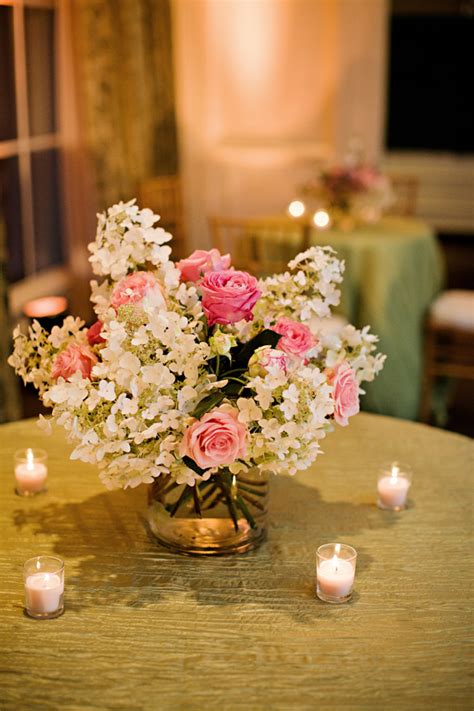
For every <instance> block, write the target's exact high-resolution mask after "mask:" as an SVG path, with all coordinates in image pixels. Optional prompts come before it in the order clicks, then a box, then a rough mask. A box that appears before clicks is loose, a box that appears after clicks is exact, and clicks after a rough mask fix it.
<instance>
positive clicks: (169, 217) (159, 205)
mask: <svg viewBox="0 0 474 711" xmlns="http://www.w3.org/2000/svg"><path fill="white" fill-rule="evenodd" d="M138 202H139V204H140V207H149V208H150V209H151V210H153V212H156V213H157V214H158V215H159V216H160V218H161V219H160V221H159V223H158V226H159V227H163V228H164V229H165V230H166V231H167V232H171V234H172V235H173V239H172V241H171V242H170V246H171V248H172V250H173V253H172V256H173V259H174V260H177V259H181V258H183V257H185V256H186V234H185V223H184V212H183V200H182V192H181V180H180V178H179V176H178V175H163V176H156V177H153V178H146V179H145V180H142V181H141V183H140V184H139V186H138Z"/></svg>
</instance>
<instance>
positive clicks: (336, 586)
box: [316, 556, 355, 597]
mask: <svg viewBox="0 0 474 711" xmlns="http://www.w3.org/2000/svg"><path fill="white" fill-rule="evenodd" d="M316 574H317V579H318V585H319V589H320V590H321V592H322V593H323V594H324V595H330V596H331V597H345V596H346V595H349V593H350V592H351V590H352V586H353V584H354V576H355V570H354V567H353V565H352V564H351V563H349V561H348V560H344V559H343V558H338V557H337V556H334V558H332V559H331V560H323V561H322V562H321V563H319V565H318V569H317V573H316Z"/></svg>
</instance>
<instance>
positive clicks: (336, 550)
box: [332, 543, 341, 573]
mask: <svg viewBox="0 0 474 711" xmlns="http://www.w3.org/2000/svg"><path fill="white" fill-rule="evenodd" d="M340 552H341V544H340V543H336V545H335V546H334V555H333V557H332V563H333V565H334V572H335V573H337V571H338V569H339V566H338V563H339V553H340Z"/></svg>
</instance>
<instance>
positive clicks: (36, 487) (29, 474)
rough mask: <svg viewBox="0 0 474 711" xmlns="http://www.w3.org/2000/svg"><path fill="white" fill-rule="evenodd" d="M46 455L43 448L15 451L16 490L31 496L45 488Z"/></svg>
mask: <svg viewBox="0 0 474 711" xmlns="http://www.w3.org/2000/svg"><path fill="white" fill-rule="evenodd" d="M47 461H48V455H47V453H46V452H45V451H44V449H31V448H28V449H21V450H18V452H15V479H16V492H17V494H19V495H20V496H32V495H34V494H39V493H40V492H41V491H44V489H45V481H46V477H47V476H48V467H47Z"/></svg>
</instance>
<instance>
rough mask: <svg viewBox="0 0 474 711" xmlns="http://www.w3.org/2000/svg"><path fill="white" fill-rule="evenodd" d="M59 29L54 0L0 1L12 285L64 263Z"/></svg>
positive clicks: (0, 103)
mask: <svg viewBox="0 0 474 711" xmlns="http://www.w3.org/2000/svg"><path fill="white" fill-rule="evenodd" d="M56 22H57V10H56V4H55V2H54V0H49V1H48V0H0V223H1V222H3V224H4V226H5V232H6V247H7V254H8V266H7V276H8V279H9V281H10V282H18V281H20V280H22V279H24V278H25V277H28V276H31V275H33V274H36V273H38V272H40V271H42V270H44V269H47V268H50V267H53V266H56V265H61V264H62V263H63V262H64V246H63V245H64V235H63V216H62V213H61V204H62V201H61V196H60V186H61V181H60V179H59V147H60V135H59V131H58V127H57V119H56V85H57V82H56V76H55V66H56V57H55V47H56ZM0 230H1V226H0Z"/></svg>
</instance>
